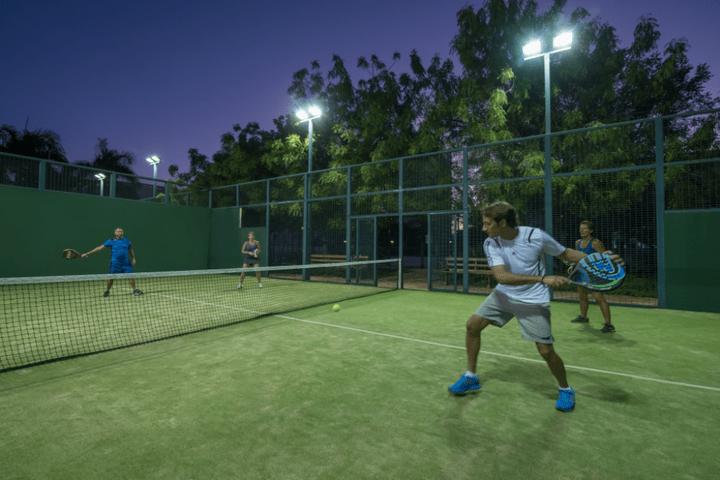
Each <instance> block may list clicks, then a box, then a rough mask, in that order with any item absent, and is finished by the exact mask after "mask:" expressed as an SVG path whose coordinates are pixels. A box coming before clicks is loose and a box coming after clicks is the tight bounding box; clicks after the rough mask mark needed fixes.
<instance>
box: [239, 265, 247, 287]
mask: <svg viewBox="0 0 720 480" xmlns="http://www.w3.org/2000/svg"><path fill="white" fill-rule="evenodd" d="M248 266H249V265H248V264H247V263H243V266H242V268H248ZM243 281H245V272H242V273H241V274H240V283H239V284H238V288H242V284H243Z"/></svg>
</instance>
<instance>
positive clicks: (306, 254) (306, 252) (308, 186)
mask: <svg viewBox="0 0 720 480" xmlns="http://www.w3.org/2000/svg"><path fill="white" fill-rule="evenodd" d="M310 111H311V113H310V115H308V114H307V113H305V111H302V110H300V111H298V113H297V115H298V117H300V121H299V122H297V123H296V125H298V124H300V123H303V122H308V137H309V138H308V171H307V174H305V185H304V186H305V188H304V189H303V191H304V195H303V197H304V200H303V232H302V245H303V250H302V252H303V254H302V263H303V265H307V264H308V263H310V244H309V241H308V238H309V234H308V232H309V230H310V205H309V204H308V202H309V201H310V199H312V178H311V175H312V168H313V161H312V150H313V122H312V121H313V120H315V119H316V118H320V115H321V113H320V110H319V109H317V108H316V107H311V108H310ZM302 277H303V280H309V275H308V270H307V269H303V273H302Z"/></svg>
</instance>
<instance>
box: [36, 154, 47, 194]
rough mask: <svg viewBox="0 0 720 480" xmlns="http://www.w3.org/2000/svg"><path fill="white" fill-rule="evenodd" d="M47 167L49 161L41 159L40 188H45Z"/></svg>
mask: <svg viewBox="0 0 720 480" xmlns="http://www.w3.org/2000/svg"><path fill="white" fill-rule="evenodd" d="M46 168H47V162H45V160H40V172H38V173H39V175H38V190H45V169H46Z"/></svg>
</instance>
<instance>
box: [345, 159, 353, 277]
mask: <svg viewBox="0 0 720 480" xmlns="http://www.w3.org/2000/svg"><path fill="white" fill-rule="evenodd" d="M345 171H346V172H347V187H346V190H345V261H346V262H349V261H350V259H351V258H352V250H351V247H352V242H351V241H350V237H352V220H351V218H350V217H351V216H352V197H350V195H352V167H347V168H346V170H345ZM345 283H350V267H349V266H348V267H345Z"/></svg>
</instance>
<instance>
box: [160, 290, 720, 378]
mask: <svg viewBox="0 0 720 480" xmlns="http://www.w3.org/2000/svg"><path fill="white" fill-rule="evenodd" d="M152 295H157V296H159V297H166V298H172V299H175V300H184V301H188V302H194V303H199V304H202V305H211V306H213V307H222V308H227V309H230V310H239V311H242V312H250V313H255V314H258V315H263V313H262V312H256V311H253V310H246V309H243V308H236V307H228V306H227V305H217V304H215V303H207V302H201V301H198V300H191V299H189V298H180V297H171V296H168V295H159V294H155V293H153V294H152ZM272 316H273V317H278V318H285V319H287V320H294V321H296V322H304V323H312V324H314V325H323V326H326V327H333V328H341V329H343V330H351V331H354V332H360V333H369V334H371V335H378V336H381V337H388V338H395V339H398V340H407V341H409V342H416V343H424V344H426V345H434V346H436V347H444V348H455V349H458V350H465V347H459V346H457V345H447V344H444V343H437V342H428V341H426V340H418V339H416V338H409V337H401V336H398V335H390V334H388V333H380V332H373V331H371V330H362V329H360V328H353V327H344V326H342V325H333V324H332V323H323V322H315V321H312V320H304V319H302V318H295V317H288V316H286V315H272ZM480 353H484V354H486V355H495V356H496V357H505V358H512V359H515V360H523V361H525V362H535V363H545V361H544V360H536V359H533V358H524V357H517V356H515V355H506V354H504V353H494V352H488V351H485V350H482V351H481V352H480ZM565 368H571V369H574V370H584V371H586V372H595V373H604V374H606V375H617V376H620V377H628V378H634V379H635V380H647V381H648V382H657V383H664V384H667V385H677V386H680V387H691V388H701V389H703V390H712V391H714V392H720V388H715V387H706V386H704V385H693V384H692V383H681V382H671V381H669V380H660V379H658V378H650V377H640V376H638V375H630V374H628V373H620V372H611V371H608V370H598V369H596V368H587V367H576V366H574V365H565Z"/></svg>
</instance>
